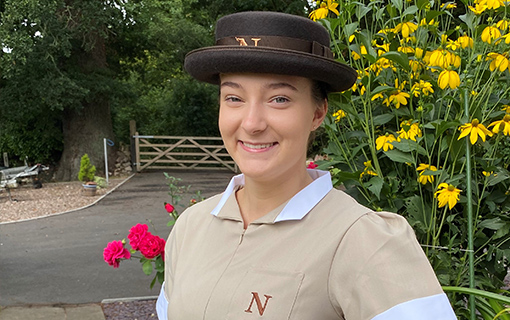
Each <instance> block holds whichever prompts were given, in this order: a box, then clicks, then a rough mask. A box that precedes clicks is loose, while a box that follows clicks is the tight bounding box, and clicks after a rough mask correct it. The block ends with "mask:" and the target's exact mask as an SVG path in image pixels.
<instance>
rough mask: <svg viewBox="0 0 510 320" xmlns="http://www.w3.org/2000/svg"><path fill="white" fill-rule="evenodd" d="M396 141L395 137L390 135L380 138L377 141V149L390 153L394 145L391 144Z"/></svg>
mask: <svg viewBox="0 0 510 320" xmlns="http://www.w3.org/2000/svg"><path fill="white" fill-rule="evenodd" d="M396 140H397V139H395V136H394V135H392V134H389V133H386V134H385V135H384V136H379V137H378V138H377V139H376V140H375V144H376V149H377V150H381V149H383V150H384V151H388V150H389V149H391V150H393V145H392V144H391V143H392V142H393V141H396Z"/></svg>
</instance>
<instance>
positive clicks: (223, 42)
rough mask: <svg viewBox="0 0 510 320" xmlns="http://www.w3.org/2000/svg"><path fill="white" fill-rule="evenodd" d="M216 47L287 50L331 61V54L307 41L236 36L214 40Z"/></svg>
mask: <svg viewBox="0 0 510 320" xmlns="http://www.w3.org/2000/svg"><path fill="white" fill-rule="evenodd" d="M216 45H217V46H236V45H237V46H242V47H266V48H268V47H269V48H275V49H287V50H293V51H300V52H305V53H311V54H313V55H317V56H321V57H325V58H328V59H333V52H331V49H330V48H329V47H326V46H324V45H322V44H320V43H318V42H316V41H308V40H302V39H297V38H289V37H282V36H237V37H225V38H221V39H218V40H216Z"/></svg>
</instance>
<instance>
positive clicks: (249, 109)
mask: <svg viewBox="0 0 510 320" xmlns="http://www.w3.org/2000/svg"><path fill="white" fill-rule="evenodd" d="M266 120H267V119H266V114H265V110H264V107H263V106H262V105H261V104H259V103H251V104H249V105H247V106H246V109H245V114H244V115H243V121H242V123H241V127H242V128H243V130H244V131H245V132H246V133H248V134H252V135H253V134H257V133H260V132H263V131H264V130H266V128H267V121H266Z"/></svg>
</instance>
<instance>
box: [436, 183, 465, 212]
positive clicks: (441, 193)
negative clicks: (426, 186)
mask: <svg viewBox="0 0 510 320" xmlns="http://www.w3.org/2000/svg"><path fill="white" fill-rule="evenodd" d="M437 190H438V191H436V193H434V196H435V197H436V198H437V200H438V201H439V208H442V207H444V206H446V204H448V208H450V210H451V209H452V208H453V207H454V206H455V205H456V204H457V202H459V199H460V193H461V192H462V190H460V189H457V188H455V186H453V185H451V184H447V183H444V182H443V183H440V184H439V186H438V187H437Z"/></svg>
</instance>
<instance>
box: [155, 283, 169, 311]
mask: <svg viewBox="0 0 510 320" xmlns="http://www.w3.org/2000/svg"><path fill="white" fill-rule="evenodd" d="M156 313H157V314H158V319H159V320H167V319H168V300H167V299H166V296H165V283H164V282H163V285H162V286H161V291H160V292H159V296H158V300H157V301H156Z"/></svg>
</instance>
